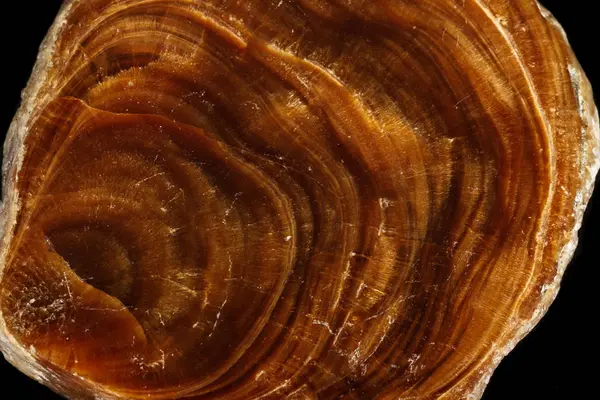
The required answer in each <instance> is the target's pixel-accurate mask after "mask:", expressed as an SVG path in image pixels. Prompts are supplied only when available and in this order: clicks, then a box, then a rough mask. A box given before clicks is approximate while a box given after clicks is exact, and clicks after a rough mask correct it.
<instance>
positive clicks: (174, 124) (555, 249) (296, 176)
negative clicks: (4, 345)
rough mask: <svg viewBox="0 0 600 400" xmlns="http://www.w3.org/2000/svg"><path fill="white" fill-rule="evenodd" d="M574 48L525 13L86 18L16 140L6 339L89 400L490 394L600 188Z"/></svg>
mask: <svg viewBox="0 0 600 400" xmlns="http://www.w3.org/2000/svg"><path fill="white" fill-rule="evenodd" d="M53 35H54V36H53ZM562 35H563V34H562V31H561V30H560V29H559V28H558V27H557V25H556V24H555V23H554V22H553V20H552V19H551V17H550V16H548V15H547V12H546V11H545V10H542V9H540V8H539V6H538V5H537V3H536V2H535V1H525V0H519V1H514V2H511V4H510V5H508V4H507V2H505V1H499V0H498V1H496V0H485V1H484V0H466V1H462V0H461V1H452V0H422V1H409V0H402V1H397V0H394V1H392V0H378V1H350V0H328V1H325V0H298V1H290V0H282V1H279V0H277V1H268V0H252V1H234V0H227V1H217V0H194V1H192V0H169V1H166V0H120V1H117V0H88V1H69V2H67V3H66V4H65V6H64V7H63V10H62V12H61V15H60V16H59V18H58V19H57V24H56V25H55V28H54V30H53V33H52V32H51V35H50V37H51V38H52V37H54V42H53V43H52V49H51V53H49V54H50V55H49V56H48V60H46V64H45V66H44V67H43V68H45V69H43V71H42V72H40V74H41V75H40V76H43V78H42V80H41V83H40V84H39V85H38V86H37V88H36V90H37V91H36V92H35V96H34V97H35V103H32V104H33V107H32V108H31V109H30V113H29V114H28V116H27V119H26V122H25V123H24V125H23V126H25V127H26V128H24V129H23V128H21V129H23V130H25V131H26V132H27V135H21V136H19V134H18V133H17V134H14V135H13V138H12V139H9V144H8V145H7V146H11V145H13V144H12V143H16V145H15V146H16V147H19V146H21V147H22V148H23V149H24V150H23V151H22V152H21V153H18V152H16V153H14V154H12V153H10V154H9V155H11V154H12V155H13V159H12V161H11V163H10V164H9V167H8V168H7V169H6V171H7V172H6V173H7V175H8V176H15V182H14V186H13V187H14V190H15V191H16V192H18V195H19V198H20V203H19V204H18V205H16V203H15V205H14V206H10V207H8V208H7V210H9V211H7V212H8V213H10V212H13V214H14V215H15V222H14V226H13V227H12V228H11V229H7V230H6V231H7V232H12V236H11V237H10V242H9V243H10V244H9V246H8V248H7V251H6V255H5V261H4V262H3V263H4V270H3V275H2V281H1V287H2V292H1V294H0V305H1V312H2V317H3V319H4V323H5V325H6V331H7V332H8V333H9V334H10V335H11V337H13V338H15V340H16V341H17V342H18V344H19V346H21V347H22V348H23V349H24V351H26V352H28V353H29V354H32V357H34V359H35V362H36V363H37V364H38V365H40V366H42V367H40V368H43V369H45V371H46V373H47V374H49V376H53V377H54V378H52V379H47V378H40V379H46V381H45V383H46V384H48V385H50V386H52V387H54V388H55V390H58V391H59V392H61V393H64V394H67V395H70V396H81V397H82V398H85V396H90V395H91V394H90V393H94V392H98V393H102V394H103V395H105V396H109V397H110V396H113V397H117V398H147V397H148V396H151V397H152V398H157V399H158V398H163V399H167V398H181V397H192V398H198V399H213V398H215V399H216V398H226V399H279V398H290V399H316V398H322V399H335V398H348V399H371V398H373V399H374V398H377V399H397V398H418V399H433V398H449V399H458V398H465V397H466V396H467V395H472V396H478V395H479V394H480V393H481V390H482V389H483V386H485V380H486V378H487V377H489V373H491V370H493V368H494V366H495V365H496V364H497V362H498V361H499V359H500V358H501V357H502V356H503V355H504V354H505V353H506V352H507V351H509V350H510V348H511V347H512V346H513V345H514V343H515V341H516V340H518V339H519V338H520V337H522V336H523V335H524V334H525V333H526V332H527V331H528V330H529V329H531V327H532V326H533V324H535V322H536V321H537V319H539V317H540V316H541V314H543V312H544V310H545V308H546V307H547V306H548V305H549V303H550V302H551V300H552V299H553V297H554V295H555V293H556V290H557V286H558V282H559V281H560V276H561V274H562V270H563V269H564V267H565V265H566V262H567V261H568V258H569V257H570V255H571V253H572V251H573V246H574V242H573V240H574V230H576V229H577V226H578V223H579V221H580V219H581V212H582V210H583V208H584V207H585V203H586V201H587V197H588V196H589V192H590V190H591V189H590V188H591V186H590V185H591V181H592V178H593V176H594V175H595V172H596V170H597V160H598V136H597V116H596V114H595V107H594V105H593V101H591V92H590V89H589V84H588V83H587V80H586V79H585V77H584V76H583V74H582V73H581V72H580V70H579V66H578V64H577V62H576V60H575V59H574V57H573V55H572V53H571V51H570V49H569V47H568V44H567V43H566V41H565V39H564V37H563V36H562ZM17 124H18V122H17ZM18 129H19V128H16V130H15V131H18ZM19 132H20V131H19ZM10 140H12V142H11V141H10ZM23 146H24V147H23ZM11 207H13V208H11ZM11 210H12V211H11ZM17 210H18V211H17ZM5 235H6V234H5ZM22 357H25V356H22Z"/></svg>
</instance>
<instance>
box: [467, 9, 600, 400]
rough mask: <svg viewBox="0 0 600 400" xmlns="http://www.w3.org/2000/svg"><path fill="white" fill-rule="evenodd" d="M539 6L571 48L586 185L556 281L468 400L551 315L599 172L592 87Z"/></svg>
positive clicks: (599, 130)
mask: <svg viewBox="0 0 600 400" xmlns="http://www.w3.org/2000/svg"><path fill="white" fill-rule="evenodd" d="M537 5H538V8H539V10H540V13H541V15H542V16H543V17H544V18H545V19H546V21H547V22H548V23H549V24H550V25H552V26H553V27H554V28H555V29H556V30H557V31H558V32H559V33H560V34H561V36H562V37H563V39H564V41H565V43H566V44H567V45H568V46H569V49H570V50H569V51H570V58H571V59H570V61H569V63H568V65H567V67H568V72H569V76H570V78H571V84H572V86H573V91H574V92H575V95H576V97H577V98H578V100H579V101H578V103H579V117H580V118H581V121H582V123H583V127H582V130H581V132H580V134H581V136H582V142H583V146H584V148H583V149H582V150H583V151H582V154H583V160H582V162H581V166H582V169H581V173H580V177H581V179H582V181H583V182H584V186H583V187H582V188H581V189H580V191H579V193H578V194H577V195H576V196H575V203H574V205H573V208H574V212H575V225H574V227H573V230H572V232H571V238H570V239H569V241H568V242H567V243H566V244H565V245H564V247H563V248H562V249H561V250H560V252H559V258H558V260H557V271H556V275H555V276H554V280H553V281H552V283H550V284H548V285H545V286H544V288H543V292H542V299H541V300H540V304H539V305H538V307H537V308H536V309H535V310H534V312H533V313H532V315H531V317H530V318H529V319H528V320H519V321H518V325H520V327H519V328H518V329H517V330H516V332H515V333H514V334H513V337H512V339H511V340H510V341H509V342H508V343H507V344H506V345H505V346H504V347H502V348H501V349H497V348H496V349H493V350H491V351H490V355H489V356H488V358H487V359H488V363H489V365H488V370H487V372H484V373H483V374H482V376H481V378H480V379H479V381H478V382H477V383H476V384H475V385H474V386H473V387H472V389H471V390H470V393H469V394H467V395H466V399H468V400H478V399H481V397H482V396H483V393H484V391H485V389H486V388H487V385H488V383H489V381H490V379H491V377H492V375H493V373H494V371H495V370H496V368H497V367H498V365H499V364H500V362H501V361H502V360H503V359H504V357H506V356H507V355H508V354H509V353H510V352H512V351H513V350H514V348H515V347H516V346H517V344H518V343H519V342H520V341H521V340H523V339H524V338H525V337H526V336H527V335H528V334H529V333H530V332H531V331H532V330H533V328H534V327H535V326H537V324H538V323H539V322H540V320H541V319H542V318H543V317H544V315H546V313H547V312H548V310H549V308H550V306H551V305H552V303H554V300H555V299H556V296H557V295H558V292H559V290H560V284H561V281H562V278H563V275H564V273H565V270H566V269H567V267H568V265H569V263H570V262H571V260H572V259H573V256H574V255H575V251H576V250H577V244H578V242H579V230H580V228H581V225H582V223H583V217H584V213H585V210H586V209H587V205H588V203H589V200H590V198H591V196H592V193H593V192H594V186H595V181H596V179H597V176H598V171H599V169H600V123H599V117H598V109H597V107H596V105H595V102H594V97H593V93H592V87H591V84H590V82H589V80H588V79H587V77H586V75H585V72H584V71H583V68H582V67H581V65H580V64H579V62H578V61H577V58H576V56H575V54H574V53H573V51H572V48H571V46H570V43H569V40H568V38H567V35H566V33H565V31H564V29H563V27H562V26H561V25H560V23H559V22H558V20H557V19H556V18H555V17H554V16H553V15H552V13H551V12H550V11H548V10H547V9H546V8H545V7H544V6H542V5H541V4H539V3H537ZM590 139H591V140H590ZM587 140H590V143H589V144H588V143H587Z"/></svg>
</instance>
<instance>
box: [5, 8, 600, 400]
mask: <svg viewBox="0 0 600 400" xmlns="http://www.w3.org/2000/svg"><path fill="white" fill-rule="evenodd" d="M84 1H85V0H84ZM60 3H61V2H60V0H38V1H25V0H22V1H19V0H17V1H12V0H11V1H5V2H3V4H2V8H0V10H1V11H0V12H1V13H2V23H1V24H0V40H1V43H2V48H0V55H1V57H2V58H1V59H0V88H1V89H0V94H1V96H2V97H1V99H2V103H1V105H2V107H0V110H1V112H0V132H3V134H4V132H6V131H7V130H8V127H9V125H10V122H11V120H12V118H13V116H14V113H15V112H16V110H17V107H18V105H19V101H20V92H21V90H22V89H23V88H24V87H25V85H26V83H27V80H28V78H29V75H30V73H31V69H32V67H33V64H34V62H35V58H36V55H37V52H38V46H39V45H40V43H41V41H42V39H43V37H44V36H45V34H46V32H47V30H48V28H49V27H50V25H51V24H52V22H53V20H54V17H55V16H56V12H57V11H58V8H59V6H60ZM541 3H542V4H544V5H545V6H546V7H547V8H548V9H549V10H550V11H551V12H552V13H553V14H554V15H555V17H556V18H557V19H558V21H559V22H560V23H561V24H562V26H563V27H564V29H565V31H566V32H567V36H568V38H569V41H570V42H571V45H572V47H573V49H574V50H575V54H576V55H577V57H578V59H579V61H580V63H581V64H582V66H583V69H584V70H585V71H586V73H587V75H588V77H589V78H590V80H591V81H592V86H593V87H594V88H596V89H597V88H600V64H599V63H600V56H599V54H598V50H599V49H600V48H599V47H598V39H600V34H599V33H598V32H599V30H598V27H597V24H598V23H600V22H598V21H597V18H596V13H595V12H594V11H593V10H594V8H595V7H594V4H595V3H597V2H596V1H593V0H571V1H568V0H556V1H550V0H546V1H541ZM598 90H600V89H598ZM599 93H600V92H599ZM596 99H597V101H598V100H599V99H598V96H596ZM598 186H600V184H599V185H598ZM599 192H600V190H596V193H595V196H594V197H593V198H592V201H591V203H590V205H589V206H588V210H587V212H586V217H585V220H584V225H583V228H582V230H581V231H580V245H579V247H578V250H577V253H576V255H575V258H574V259H573V262H572V263H571V264H570V266H569V268H568V269H567V272H566V274H565V277H564V280H563V283H562V288H561V291H560V293H559V295H558V298H557V299H556V301H555V302H554V304H553V305H552V307H551V308H550V311H549V312H548V314H547V315H546V316H545V317H544V318H543V319H542V321H541V322H540V324H539V325H538V326H537V327H536V328H535V329H534V331H533V332H531V333H530V334H529V335H528V336H527V337H526V338H525V339H524V340H523V341H522V342H521V343H520V344H519V345H518V346H517V347H516V349H515V350H514V351H513V352H512V353H511V354H510V355H508V356H507V357H506V358H505V359H504V360H503V361H502V363H501V364H500V366H499V368H498V369H497V370H496V372H495V373H494V375H493V377H492V379H491V381H490V384H489V386H488V388H487V389H486V392H485V394H484V397H483V399H484V400H513V399H514V400H520V399H534V400H537V399H561V400H562V399H564V400H571V399H585V400H587V399H590V400H591V399H597V398H600V395H598V393H597V390H596V383H597V382H596V381H597V379H598V377H597V375H598V372H600V369H599V368H598V362H599V360H600V358H599V356H600V354H599V351H598V350H599V348H600V346H598V341H599V340H600V336H599V335H598V331H597V330H596V328H595V327H596V323H597V322H596V321H595V319H596V317H597V316H598V315H599V313H598V306H599V305H600V301H599V300H598V293H599V292H600V289H598V287H597V285H598V277H599V274H598V270H597V269H596V268H597V266H598V264H599V262H598V256H597V255H596V256H595V255H594V251H595V250H597V247H598V246H599V245H600V240H599V237H600V193H599ZM0 381H1V382H3V383H4V385H3V387H2V391H3V393H0V398H2V399H4V398H19V399H42V400H45V399H49V400H50V399H60V397H58V396H57V395H55V394H53V393H52V392H51V391H50V390H48V389H46V388H45V387H43V386H41V385H39V384H37V383H36V382H34V381H33V380H30V379H29V378H27V377H26V376H25V375H23V374H21V373H20V372H19V371H17V370H16V369H15V368H13V367H12V366H11V365H10V364H8V363H7V362H6V361H5V360H4V359H3V358H2V357H0ZM8 392H12V393H18V394H17V395H7V393H8Z"/></svg>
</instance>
